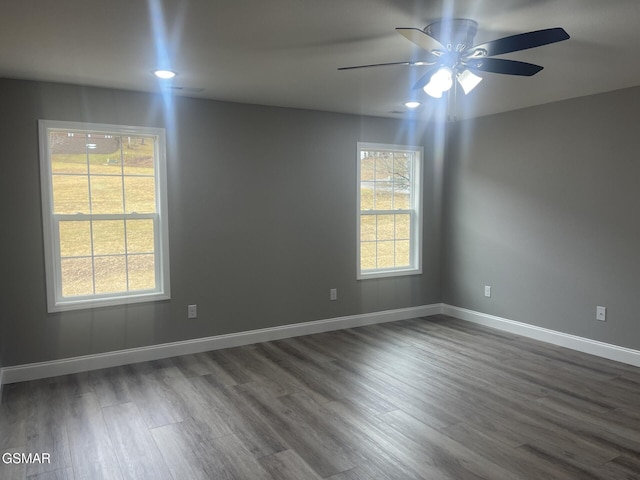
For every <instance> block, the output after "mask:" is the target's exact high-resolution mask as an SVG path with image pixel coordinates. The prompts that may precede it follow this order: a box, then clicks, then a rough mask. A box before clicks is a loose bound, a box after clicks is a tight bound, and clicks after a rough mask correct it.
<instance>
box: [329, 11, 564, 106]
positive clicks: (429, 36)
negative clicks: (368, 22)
mask: <svg viewBox="0 0 640 480" xmlns="http://www.w3.org/2000/svg"><path fill="white" fill-rule="evenodd" d="M396 31H397V32H398V33H400V34H401V35H402V36H404V37H405V38H406V39H407V40H409V41H411V42H412V43H414V44H415V45H417V46H419V47H420V48H422V49H424V50H426V51H427V52H428V55H427V57H426V58H425V59H424V60H420V61H407V62H393V63H377V64H373V65H358V66H353V67H341V68H339V69H338V70H353V69H359V68H369V67H381V66H388V65H406V66H423V65H429V66H431V68H430V69H429V70H428V71H427V72H426V73H425V74H424V75H423V76H422V77H420V79H419V80H418V81H417V82H416V83H415V84H414V86H413V89H414V90H424V92H425V93H427V95H429V96H431V97H434V98H441V97H442V95H443V94H444V93H445V92H447V91H449V90H450V89H451V88H452V86H453V85H454V82H456V83H457V84H459V85H460V87H461V88H462V90H463V92H464V94H465V95H467V94H468V93H469V92H471V91H472V90H473V89H474V88H475V87H477V86H478V84H479V83H480V82H481V81H482V77H480V76H479V75H476V73H474V72H488V73H498V74H503V75H517V76H527V77H530V76H533V75H535V74H536V73H538V72H539V71H540V70H542V68H543V67H541V66H540V65H534V64H532V63H526V62H519V61H516V60H506V59H500V58H491V57H493V56H496V55H503V54H505V53H511V52H517V51H520V50H526V49H529V48H535V47H541V46H543V45H548V44H550V43H556V42H561V41H563V40H567V39H568V38H570V37H569V34H568V33H567V32H566V31H565V30H564V29H563V28H560V27H556V28H547V29H544V30H536V31H533V32H527V33H520V34H517V35H511V36H508V37H504V38H499V39H497V40H492V41H490V42H486V43H482V44H479V45H475V46H473V40H474V38H475V35H476V33H477V31H478V24H477V23H476V22H475V21H473V20H469V19H467V18H453V19H441V20H438V21H436V22H433V23H431V24H429V25H427V26H426V27H425V28H424V30H421V29H419V28H403V27H398V28H396Z"/></svg>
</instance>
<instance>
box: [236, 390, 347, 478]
mask: <svg viewBox="0 0 640 480" xmlns="http://www.w3.org/2000/svg"><path fill="white" fill-rule="evenodd" d="M235 388H236V389H237V390H238V392H239V393H240V394H241V395H242V397H243V398H244V400H245V401H246V402H248V403H249V404H250V405H251V407H252V408H254V409H255V410H256V411H257V412H258V413H259V414H260V415H262V416H264V417H265V418H267V419H268V421H269V423H270V424H271V426H272V428H273V429H274V430H275V431H276V433H277V434H278V435H279V436H280V437H281V438H282V439H284V441H285V442H286V443H287V445H289V446H290V447H294V448H295V449H296V451H297V452H298V454H299V455H300V456H301V457H302V458H303V459H304V461H305V462H306V463H307V464H309V465H310V466H311V468H313V470H314V471H316V472H317V473H318V474H319V475H320V476H322V477H328V476H330V475H333V474H335V473H339V472H342V471H345V470H349V469H350V468H353V467H354V466H356V465H357V464H358V461H359V460H360V459H358V458H354V454H353V452H352V451H351V450H349V449H344V448H343V445H341V444H340V442H339V441H338V440H337V439H336V438H335V436H334V435H335V432H332V431H327V430H326V429H325V428H323V426H322V425H321V424H319V423H317V422H316V423H315V425H316V426H317V427H318V428H317V429H316V428H310V427H309V425H308V423H307V419H306V418H305V417H304V416H302V415H301V414H300V412H296V411H293V410H291V409H290V408H288V407H287V406H285V405H283V404H282V402H281V401H280V400H279V399H277V398H274V397H270V396H269V395H268V392H265V391H261V390H260V389H257V388H255V386H254V385H251V384H245V385H239V386H238V387H235Z"/></svg>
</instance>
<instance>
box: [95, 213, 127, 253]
mask: <svg viewBox="0 0 640 480" xmlns="http://www.w3.org/2000/svg"><path fill="white" fill-rule="evenodd" d="M124 253H125V251H124V221H123V220H96V221H94V222H93V254H94V255H111V254H124Z"/></svg>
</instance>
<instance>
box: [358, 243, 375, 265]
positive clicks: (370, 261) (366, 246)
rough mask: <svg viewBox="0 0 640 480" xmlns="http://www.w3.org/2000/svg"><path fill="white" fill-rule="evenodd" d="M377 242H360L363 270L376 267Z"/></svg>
mask: <svg viewBox="0 0 640 480" xmlns="http://www.w3.org/2000/svg"><path fill="white" fill-rule="evenodd" d="M376 264H377V263H376V243H375V242H362V243H361V244H360V268H361V269H362V270H367V269H372V268H376Z"/></svg>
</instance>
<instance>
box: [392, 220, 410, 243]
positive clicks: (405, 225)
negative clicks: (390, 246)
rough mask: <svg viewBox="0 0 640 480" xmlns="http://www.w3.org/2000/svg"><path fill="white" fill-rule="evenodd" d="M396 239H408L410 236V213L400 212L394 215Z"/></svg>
mask: <svg viewBox="0 0 640 480" xmlns="http://www.w3.org/2000/svg"><path fill="white" fill-rule="evenodd" d="M395 217H396V232H395V238H396V240H408V239H409V238H411V236H410V232H411V215H409V214H402V215H396V216H395Z"/></svg>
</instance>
